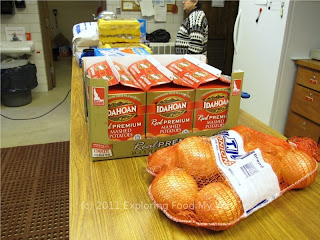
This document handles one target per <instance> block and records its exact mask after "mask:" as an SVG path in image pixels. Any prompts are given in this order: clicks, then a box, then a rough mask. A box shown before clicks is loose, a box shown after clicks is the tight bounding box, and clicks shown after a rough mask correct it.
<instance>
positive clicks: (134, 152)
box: [83, 55, 243, 161]
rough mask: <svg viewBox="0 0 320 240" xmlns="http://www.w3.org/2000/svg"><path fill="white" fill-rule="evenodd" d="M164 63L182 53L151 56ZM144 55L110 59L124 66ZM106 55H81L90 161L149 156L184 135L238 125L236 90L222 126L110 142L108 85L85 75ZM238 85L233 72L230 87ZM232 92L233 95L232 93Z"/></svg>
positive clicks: (239, 74)
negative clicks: (98, 96)
mask: <svg viewBox="0 0 320 240" xmlns="http://www.w3.org/2000/svg"><path fill="white" fill-rule="evenodd" d="M152 56H153V57H154V58H155V59H156V60H157V61H159V62H160V63H161V64H162V65H163V66H167V65H168V64H169V63H171V62H173V61H175V60H178V59H181V58H183V55H152ZM193 56H194V57H195V58H197V59H199V60H201V61H202V62H205V61H206V57H205V56H203V55H193ZM146 57H147V56H141V55H133V56H126V57H121V58H120V57H114V58H111V59H112V60H113V61H116V62H120V63H121V64H123V65H124V66H126V67H129V66H130V65H131V64H132V63H134V62H137V61H140V60H143V59H146ZM104 60H105V57H84V58H83V71H84V72H83V73H84V75H83V76H84V84H85V88H84V89H85V96H86V97H85V100H86V101H85V112H86V117H87V124H88V129H89V143H90V149H91V152H92V154H91V155H92V160H93V161H98V160H107V159H116V158H125V157H135V156H144V155H149V154H150V153H153V152H155V151H156V150H158V149H160V148H163V147H167V146H171V145H173V144H176V143H178V142H179V141H181V140H182V139H183V138H186V137H189V136H192V135H197V136H200V135H204V136H212V135H213V134H215V133H217V132H219V131H221V130H224V129H230V128H232V127H234V126H236V125H237V122H238V115H239V107H240V99H241V94H238V93H239V91H232V94H230V92H229V101H228V112H227V116H228V117H227V119H226V122H225V125H224V126H223V127H221V128H219V129H214V130H208V131H199V132H195V133H193V132H192V133H186V134H176V135H171V136H167V137H161V138H152V139H141V140H128V141H112V140H111V139H110V138H109V136H108V119H107V118H106V114H107V112H108V104H106V103H107V102H108V84H107V82H106V80H104V79H91V78H89V77H88V76H87V75H86V70H87V68H88V67H89V66H91V65H92V64H94V63H98V62H102V61H104ZM235 82H236V84H237V90H240V92H241V87H242V82H243V72H240V71H239V72H236V73H232V80H231V85H230V89H233V86H234V83H235ZM94 88H101V89H100V90H101V92H103V94H102V95H101V103H100V105H94V104H93V102H94V101H93V89H94ZM233 92H235V94H233Z"/></svg>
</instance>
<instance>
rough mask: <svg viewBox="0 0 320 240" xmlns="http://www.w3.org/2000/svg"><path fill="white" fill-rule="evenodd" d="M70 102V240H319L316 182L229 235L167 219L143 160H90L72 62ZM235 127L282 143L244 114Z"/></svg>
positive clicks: (79, 88)
mask: <svg viewBox="0 0 320 240" xmlns="http://www.w3.org/2000/svg"><path fill="white" fill-rule="evenodd" d="M71 99H72V100H71V101H72V106H71V134H70V135H71V141H70V239H74V240H79V239H92V240H97V239H137V240H141V239H148V240H149V239H179V240H180V239H224V240H225V239H320V230H319V226H320V214H319V212H320V211H319V209H320V195H319V194H320V180H319V177H318V178H317V180H316V182H315V183H314V184H312V185H311V186H310V187H309V188H307V189H304V190H301V191H289V192H286V193H285V194H284V195H282V196H281V197H279V198H278V199H276V200H275V201H273V202H272V203H270V204H269V205H267V206H266V207H264V208H262V209H260V210H258V211H257V212H255V213H254V214H252V215H250V216H249V217H248V218H246V219H243V220H241V221H240V222H239V223H238V224H236V225H235V226H234V227H233V228H231V229H229V230H227V231H222V232H215V231H211V230H208V229H204V228H196V227H191V226H187V225H184V224H180V223H176V222H173V221H171V220H169V219H168V218H167V217H166V216H165V215H164V214H163V213H162V212H161V211H159V210H157V209H156V208H155V206H154V204H152V202H151V200H150V198H149V196H148V187H149V185H150V184H151V182H152V180H153V177H152V176H150V175H149V174H148V173H147V172H146V161H147V158H146V157H136V158H126V159H118V160H107V161H99V162H92V161H91V160H90V157H89V147H88V131H87V126H86V122H85V117H84V110H83V106H84V105H83V100H84V99H83V84H82V76H81V70H80V69H79V67H78V65H77V63H76V62H75V60H74V59H73V70H72V98H71ZM246 101H250V99H249V100H246ZM239 124H243V125H246V126H249V127H252V128H254V129H256V130H259V131H262V132H265V133H269V134H272V135H275V136H278V137H282V138H284V136H282V135H281V134H279V133H277V132H276V131H274V130H272V129H270V128H269V127H267V126H266V125H264V124H263V123H262V122H260V121H258V120H256V119H255V118H253V117H252V116H250V115H249V114H247V113H246V112H244V111H240V116H239Z"/></svg>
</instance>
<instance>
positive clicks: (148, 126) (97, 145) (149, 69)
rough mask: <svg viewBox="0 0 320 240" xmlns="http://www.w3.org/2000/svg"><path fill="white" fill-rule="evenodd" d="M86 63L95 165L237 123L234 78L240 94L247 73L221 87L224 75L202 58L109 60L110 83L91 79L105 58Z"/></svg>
mask: <svg viewBox="0 0 320 240" xmlns="http://www.w3.org/2000/svg"><path fill="white" fill-rule="evenodd" d="M200 60H202V61H200ZM83 61H84V68H83V70H84V79H85V86H86V88H85V89H86V90H87V91H86V92H87V98H86V99H87V101H86V110H87V111H86V112H87V117H88V126H89V138H90V143H91V150H92V157H93V160H103V159H113V158H123V157H131V156H141V155H148V154H150V153H152V152H154V151H156V150H157V149H159V148H161V147H165V146H169V145H172V144H175V143H177V142H179V141H180V140H182V139H183V138H185V137H189V136H192V135H206V136H211V135H213V134H214V133H216V132H217V131H220V130H222V129H229V128H231V127H233V126H235V125H236V123H237V118H238V111H239V105H240V97H241V96H240V94H239V93H237V94H233V93H232V92H231V89H233V88H230V86H233V84H234V79H235V78H236V79H237V82H238V83H240V90H241V83H242V79H243V72H238V73H234V74H233V76H232V81H231V85H230V83H224V82H221V81H220V80H219V76H220V74H221V71H220V70H217V69H215V68H213V67H211V66H209V65H207V64H205V63H204V61H205V57H204V56H202V55H195V56H194V57H190V56H183V55H153V56H152V57H151V56H138V55H134V56H130V57H121V58H110V59H109V60H107V62H108V61H109V62H108V63H109V64H108V67H110V66H111V68H113V71H109V72H108V73H106V72H105V74H106V75H108V77H107V78H106V77H105V78H106V79H107V81H106V79H103V78H101V76H100V77H99V75H97V74H95V75H94V74H92V68H94V69H99V68H105V65H106V64H104V63H103V61H105V57H94V58H92V57H90V58H84V59H83ZM97 63H98V65H99V64H100V66H97ZM120 63H121V64H120ZM102 66H103V67H102ZM115 70H116V71H115ZM170 70H171V71H170ZM114 78H117V79H118V81H116V82H112V80H113V79H114ZM108 82H109V83H108ZM97 88H103V89H104V94H101V95H99V94H98V92H97ZM99 91H101V90H99ZM103 98H104V99H103ZM98 100H99V101H100V102H99V101H98ZM97 101H98V102H97ZM102 102H103V103H104V104H102Z"/></svg>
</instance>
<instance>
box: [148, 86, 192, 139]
mask: <svg viewBox="0 0 320 240" xmlns="http://www.w3.org/2000/svg"><path fill="white" fill-rule="evenodd" d="M194 96H195V90H194V89H191V88H187V87H182V86H177V85H175V84H173V83H170V84H165V85H161V86H157V87H153V88H151V89H150V90H149V91H148V92H147V115H146V123H147V126H146V137H147V138H153V137H164V136H170V135H175V134H180V133H190V132H192V119H193V108H194V104H193V103H194Z"/></svg>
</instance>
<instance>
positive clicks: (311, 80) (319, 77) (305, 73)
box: [296, 66, 320, 92]
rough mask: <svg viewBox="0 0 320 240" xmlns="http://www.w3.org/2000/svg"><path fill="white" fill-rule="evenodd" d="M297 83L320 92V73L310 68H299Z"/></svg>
mask: <svg viewBox="0 0 320 240" xmlns="http://www.w3.org/2000/svg"><path fill="white" fill-rule="evenodd" d="M296 79H297V80H296V82H297V83H298V84H301V85H303V86H306V87H308V88H311V89H313V90H316V91H319V92H320V72H319V71H315V70H312V69H310V68H305V67H301V66H299V67H298V71H297V78H296Z"/></svg>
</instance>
